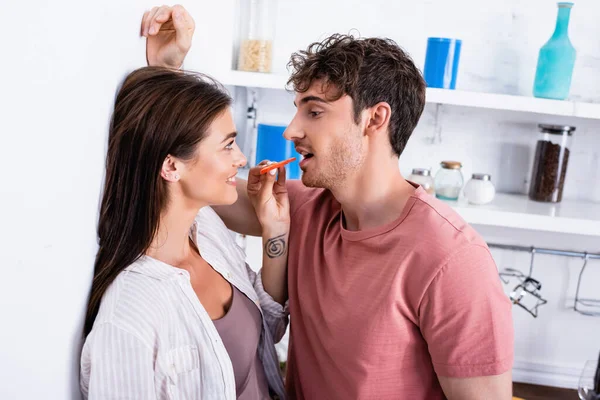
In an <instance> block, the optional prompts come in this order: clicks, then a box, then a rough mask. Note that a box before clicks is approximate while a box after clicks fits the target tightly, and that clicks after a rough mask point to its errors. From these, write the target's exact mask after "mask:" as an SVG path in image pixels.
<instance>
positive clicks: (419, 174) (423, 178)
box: [408, 168, 435, 195]
mask: <svg viewBox="0 0 600 400" xmlns="http://www.w3.org/2000/svg"><path fill="white" fill-rule="evenodd" d="M408 180H409V181H411V182H413V183H416V184H418V185H421V187H422V188H423V189H424V190H425V191H426V192H427V193H429V194H431V195H434V194H435V189H434V187H435V185H434V183H433V178H432V177H431V171H430V170H429V169H427V168H414V169H413V170H412V173H411V174H410V175H409V176H408Z"/></svg>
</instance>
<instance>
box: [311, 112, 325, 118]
mask: <svg viewBox="0 0 600 400" xmlns="http://www.w3.org/2000/svg"><path fill="white" fill-rule="evenodd" d="M322 112H323V111H310V112H309V114H310V115H311V116H312V117H318V116H319V115H321V113H322Z"/></svg>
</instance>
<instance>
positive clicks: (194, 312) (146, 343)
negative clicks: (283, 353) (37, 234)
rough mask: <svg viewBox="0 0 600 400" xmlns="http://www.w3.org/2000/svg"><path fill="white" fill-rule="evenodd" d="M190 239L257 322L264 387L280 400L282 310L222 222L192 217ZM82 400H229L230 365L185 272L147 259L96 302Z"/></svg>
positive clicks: (203, 213)
mask: <svg viewBox="0 0 600 400" xmlns="http://www.w3.org/2000/svg"><path fill="white" fill-rule="evenodd" d="M190 234H191V237H192V239H193V240H195V243H196V245H197V247H198V249H199V250H200V253H201V255H202V258H204V259H205V260H206V262H208V263H209V264H210V265H211V266H212V267H213V268H214V269H215V270H216V271H217V272H219V273H220V274H221V275H222V276H223V277H224V278H225V279H227V280H228V281H229V282H230V283H231V284H232V285H234V286H235V287H236V288H238V289H239V290H240V291H241V292H242V293H244V294H245V295H246V296H248V298H249V299H250V300H252V301H253V302H254V303H255V304H257V306H259V309H260V310H261V313H262V316H263V330H262V334H261V339H260V343H259V349H258V351H259V356H260V358H261V360H262V363H263V365H264V368H265V373H266V376H267V380H268V382H269V386H270V387H271V389H272V390H273V391H274V392H275V393H276V394H277V395H278V396H279V397H280V398H282V399H283V398H285V392H284V387H283V381H282V379H281V374H280V370H279V362H278V360H277V355H276V352H275V347H274V341H279V340H280V339H281V337H282V336H283V334H284V333H285V329H286V326H287V321H288V311H287V307H285V308H284V307H283V306H281V305H280V304H279V303H277V302H275V301H274V300H273V299H272V298H271V296H269V295H268V294H267V293H266V292H265V290H264V289H263V286H262V281H261V278H260V273H258V274H256V273H255V272H254V271H252V270H251V269H250V267H249V266H248V265H247V264H246V263H245V261H244V260H245V257H244V251H243V250H242V249H241V248H240V247H239V246H238V245H237V244H236V243H235V240H234V239H233V237H232V236H231V235H230V232H229V231H228V230H227V228H226V227H225V224H224V223H223V221H222V220H221V219H220V218H219V217H218V216H217V214H216V213H215V212H214V211H213V210H212V209H211V208H210V207H204V208H202V209H201V210H200V212H199V213H198V215H197V217H196V219H195V223H194V226H192V231H191V232H190ZM80 384H81V391H82V393H83V397H84V399H88V398H89V399H90V400H95V399H136V400H138V399H139V400H141V399H152V400H162V399H169V400H188V399H189V400H192V399H193V400H197V399H205V400H212V399H215V400H216V399H218V400H220V399H224V400H235V399H236V393H235V377H234V373H233V367H232V364H231V360H230V358H229V355H228V353H227V350H226V349H225V346H224V345H223V341H222V340H221V337H220V336H219V333H218V332H217V330H216V328H215V326H214V324H213V322H212V320H211V319H210V317H209V316H208V314H207V312H206V310H205V309H204V307H202V304H201V303H200V301H199V300H198V297H197V295H196V293H195V292H194V290H193V288H192V286H191V284H190V275H189V273H188V272H187V271H185V270H183V269H180V268H175V267H173V266H170V265H168V264H165V263H163V262H161V261H158V260H156V259H154V258H151V257H148V256H142V257H141V258H140V259H139V260H138V261H136V262H135V263H133V264H132V265H130V266H129V267H127V268H126V269H125V270H124V271H123V272H121V274H119V276H118V277H117V278H116V279H115V281H114V282H113V283H112V285H111V286H110V287H109V288H108V290H107V291H106V293H105V294H104V296H103V298H102V302H101V305H100V310H99V312H98V316H97V317H96V320H95V322H94V327H93V329H92V331H91V332H90V334H89V335H88V337H87V338H86V341H85V344H84V347H83V351H82V356H81V377H80Z"/></svg>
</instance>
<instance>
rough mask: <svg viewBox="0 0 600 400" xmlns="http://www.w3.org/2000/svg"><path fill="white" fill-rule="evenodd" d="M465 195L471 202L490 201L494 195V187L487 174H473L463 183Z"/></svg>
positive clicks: (483, 202) (485, 202)
mask: <svg viewBox="0 0 600 400" xmlns="http://www.w3.org/2000/svg"><path fill="white" fill-rule="evenodd" d="M464 193H465V197H466V198H467V200H468V201H469V203H471V204H477V205H483V204H487V203H490V202H491V201H492V200H494V196H496V188H495V187H494V184H493V183H492V177H491V175H489V174H473V176H472V177H471V179H470V180H469V182H467V184H466V185H465V190H464Z"/></svg>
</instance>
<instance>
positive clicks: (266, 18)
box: [238, 0, 275, 72]
mask: <svg viewBox="0 0 600 400" xmlns="http://www.w3.org/2000/svg"><path fill="white" fill-rule="evenodd" d="M241 3H242V4H241V11H242V12H241V13H240V15H241V17H242V18H241V19H240V25H242V29H241V32H242V35H241V38H240V52H239V56H238V70H240V71H250V72H271V60H272V56H273V36H274V34H273V32H274V26H275V22H274V17H275V15H274V14H275V8H274V2H273V0H243V1H242V2H241Z"/></svg>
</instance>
